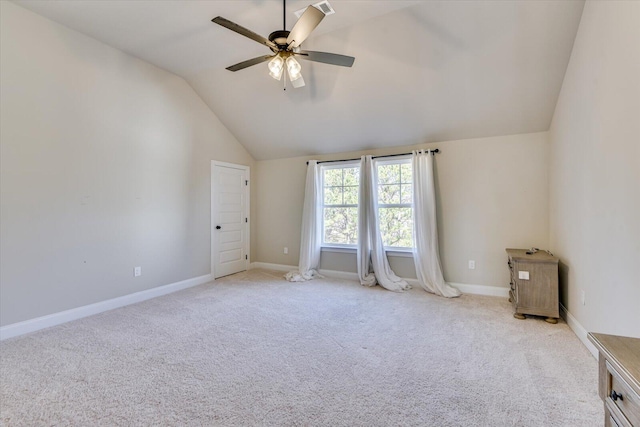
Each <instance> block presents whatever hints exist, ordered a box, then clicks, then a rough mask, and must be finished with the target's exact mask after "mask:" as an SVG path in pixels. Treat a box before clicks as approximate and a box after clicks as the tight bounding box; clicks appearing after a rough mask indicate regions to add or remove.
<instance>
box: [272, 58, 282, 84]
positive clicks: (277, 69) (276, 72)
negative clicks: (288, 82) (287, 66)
mask: <svg viewBox="0 0 640 427" xmlns="http://www.w3.org/2000/svg"><path fill="white" fill-rule="evenodd" d="M268 66H269V75H270V76H271V77H273V78H274V79H276V80H280V79H281V78H282V73H283V71H284V59H282V57H281V56H280V55H276V56H274V57H273V59H272V60H271V61H269V64H268Z"/></svg>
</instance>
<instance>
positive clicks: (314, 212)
mask: <svg viewBox="0 0 640 427" xmlns="http://www.w3.org/2000/svg"><path fill="white" fill-rule="evenodd" d="M320 206H322V187H321V181H320V166H319V165H318V161H317V160H309V165H308V166H307V182H306V185H305V190H304V205H303V208H302V230H301V238H300V262H299V264H298V271H290V272H288V273H287V274H285V276H284V277H285V279H287V280H288V281H290V282H304V281H305V280H311V279H313V278H314V277H319V276H320V275H319V274H318V267H319V265H320V233H321V231H320V215H322V213H321V212H320Z"/></svg>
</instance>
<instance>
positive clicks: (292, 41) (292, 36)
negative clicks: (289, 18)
mask: <svg viewBox="0 0 640 427" xmlns="http://www.w3.org/2000/svg"><path fill="white" fill-rule="evenodd" d="M323 19H324V13H323V12H322V11H321V10H319V9H316V8H315V7H313V6H309V7H307V10H305V11H304V13H303V14H302V16H301V17H300V19H298V22H296V25H294V26H293V28H292V29H291V32H290V33H289V37H287V45H289V49H292V48H294V47H298V46H300V45H301V44H302V42H303V41H305V40H306V38H307V37H309V34H311V32H312V31H313V30H314V29H315V28H316V27H317V26H318V24H319V23H320V21H322V20H323Z"/></svg>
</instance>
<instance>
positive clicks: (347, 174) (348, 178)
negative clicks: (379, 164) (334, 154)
mask: <svg viewBox="0 0 640 427" xmlns="http://www.w3.org/2000/svg"><path fill="white" fill-rule="evenodd" d="M343 170H344V185H358V184H359V183H360V168H347V169H343Z"/></svg>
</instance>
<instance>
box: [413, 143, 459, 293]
mask: <svg viewBox="0 0 640 427" xmlns="http://www.w3.org/2000/svg"><path fill="white" fill-rule="evenodd" d="M412 166H413V235H414V237H415V245H414V249H413V261H414V263H415V266H416V276H417V277H418V281H419V282H420V285H421V286H422V287H423V288H424V290H426V291H428V292H432V293H434V294H436V295H442V296H444V297H447V298H452V297H458V296H460V295H461V294H460V291H459V290H458V289H456V288H454V287H452V286H450V285H449V284H447V283H446V282H445V281H444V276H443V275H442V264H441V263H440V254H439V249H438V225H437V218H436V190H435V184H434V179H433V155H432V154H431V152H430V151H424V150H420V151H414V152H413V155H412Z"/></svg>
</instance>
